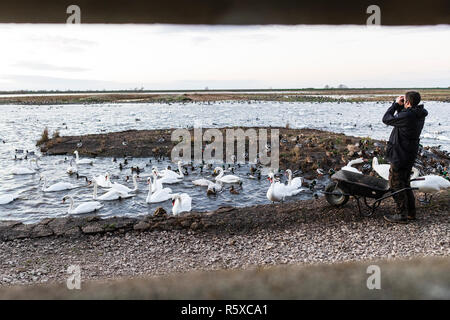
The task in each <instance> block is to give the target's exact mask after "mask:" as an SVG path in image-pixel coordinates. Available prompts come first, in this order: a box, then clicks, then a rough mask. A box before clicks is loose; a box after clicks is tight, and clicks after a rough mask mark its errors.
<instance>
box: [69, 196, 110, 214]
mask: <svg viewBox="0 0 450 320" xmlns="http://www.w3.org/2000/svg"><path fill="white" fill-rule="evenodd" d="M67 199H69V200H70V207H69V210H68V211H67V213H69V214H82V213H90V212H94V211H97V210H100V209H101V208H103V205H102V204H101V203H100V202H98V201H90V202H85V203H82V204H80V205H79V206H78V207H76V208H75V209H74V207H73V198H72V197H71V196H65V197H64V198H63V200H62V201H63V203H65V201H66V200H67Z"/></svg>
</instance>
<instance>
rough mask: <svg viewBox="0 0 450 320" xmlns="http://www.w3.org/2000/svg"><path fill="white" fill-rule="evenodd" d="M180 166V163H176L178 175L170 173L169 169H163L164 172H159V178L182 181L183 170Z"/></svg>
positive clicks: (173, 172)
mask: <svg viewBox="0 0 450 320" xmlns="http://www.w3.org/2000/svg"><path fill="white" fill-rule="evenodd" d="M181 165H182V163H181V161H178V171H179V172H180V173H176V172H175V171H172V170H170V169H164V170H161V172H159V175H160V176H161V177H165V178H172V179H183V178H184V173H183V168H182V166H181Z"/></svg>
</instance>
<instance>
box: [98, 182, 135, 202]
mask: <svg viewBox="0 0 450 320" xmlns="http://www.w3.org/2000/svg"><path fill="white" fill-rule="evenodd" d="M97 188H98V186H97V182H96V181H95V180H94V193H93V195H92V198H93V199H94V200H101V201H114V200H122V199H128V198H131V197H132V196H133V195H132V194H128V193H122V192H120V191H117V190H114V189H110V190H109V191H107V192H106V193H105V194H102V195H101V196H97V192H98V190H97Z"/></svg>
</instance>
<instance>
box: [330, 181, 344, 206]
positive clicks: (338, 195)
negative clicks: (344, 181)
mask: <svg viewBox="0 0 450 320" xmlns="http://www.w3.org/2000/svg"><path fill="white" fill-rule="evenodd" d="M325 192H331V193H334V194H329V193H326V194H325V199H327V201H328V203H329V204H331V205H333V206H343V205H344V204H346V203H347V201H348V199H349V198H350V197H349V196H347V195H344V191H343V190H342V189H341V188H339V187H338V185H337V183H336V182H330V183H329V184H328V185H327V186H326V188H325Z"/></svg>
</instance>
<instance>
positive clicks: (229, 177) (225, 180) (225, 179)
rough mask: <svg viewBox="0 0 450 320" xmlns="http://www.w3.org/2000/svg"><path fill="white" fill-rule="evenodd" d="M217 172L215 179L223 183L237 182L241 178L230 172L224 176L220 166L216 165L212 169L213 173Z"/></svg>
mask: <svg viewBox="0 0 450 320" xmlns="http://www.w3.org/2000/svg"><path fill="white" fill-rule="evenodd" d="M217 172H219V175H218V176H217V177H216V181H220V182H223V183H238V182H239V181H241V178H239V177H238V176H235V175H232V174H228V175H226V176H224V172H223V168H222V167H216V168H215V169H214V174H216V173H217Z"/></svg>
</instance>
